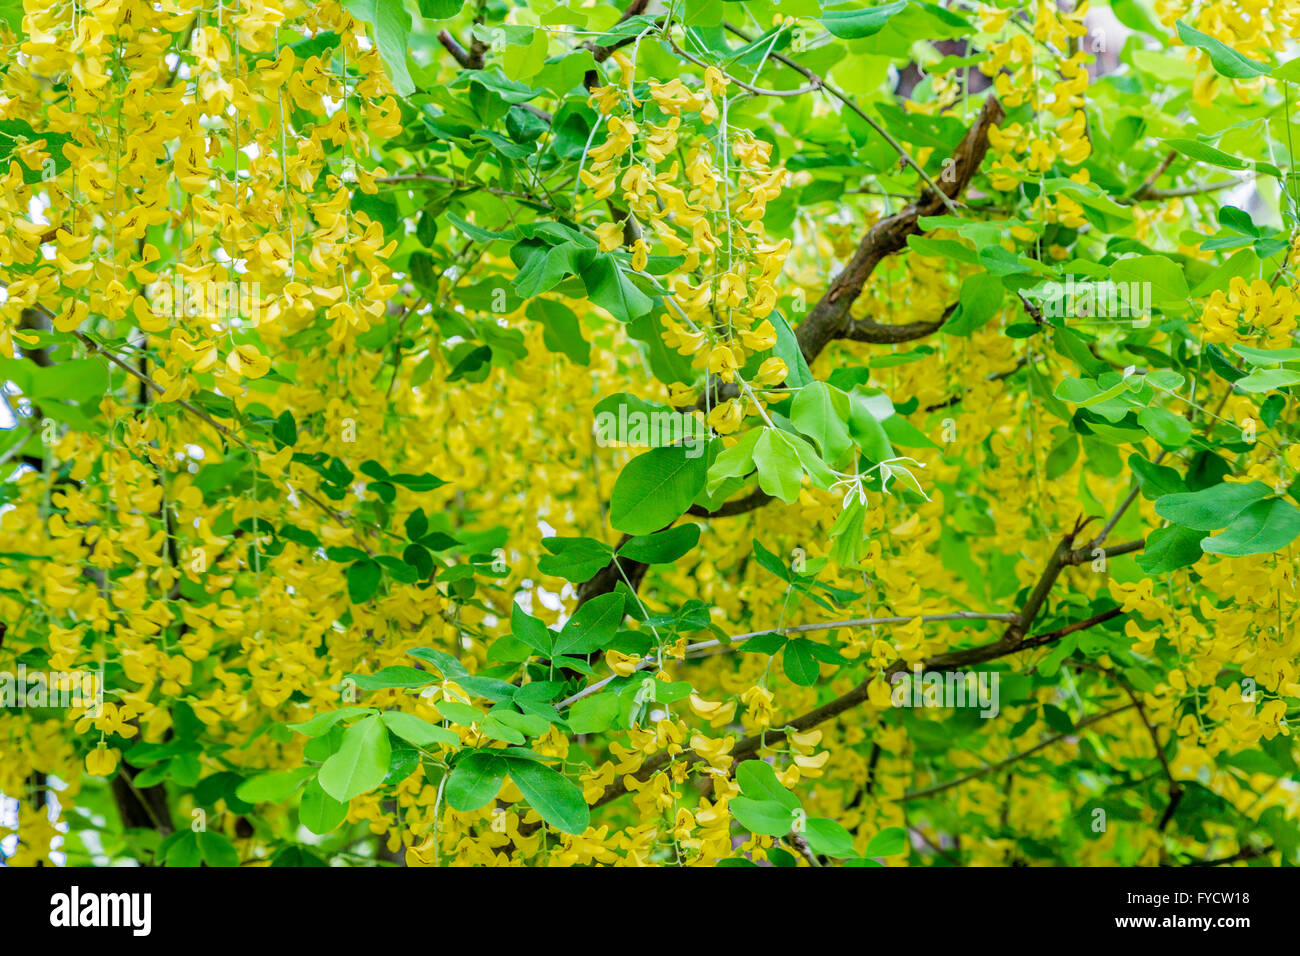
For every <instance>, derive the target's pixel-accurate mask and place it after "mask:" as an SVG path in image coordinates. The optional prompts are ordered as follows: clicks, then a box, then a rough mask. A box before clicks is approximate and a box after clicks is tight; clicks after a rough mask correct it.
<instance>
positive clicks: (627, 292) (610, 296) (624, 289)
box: [582, 253, 654, 322]
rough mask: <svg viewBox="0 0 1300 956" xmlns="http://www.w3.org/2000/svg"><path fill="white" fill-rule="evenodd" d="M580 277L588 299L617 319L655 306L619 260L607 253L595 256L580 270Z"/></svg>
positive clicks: (634, 315) (636, 314)
mask: <svg viewBox="0 0 1300 956" xmlns="http://www.w3.org/2000/svg"><path fill="white" fill-rule="evenodd" d="M582 281H583V282H584V283H585V284H586V286H587V295H589V296H590V297H591V301H592V302H594V303H595V304H596V305H598V306H600V307H601V308H602V309H604V310H605V311H606V312H608V313H609V314H610V315H612V316H613V317H614V318H616V319H618V320H619V321H620V322H630V321H632V320H633V319H635V318H638V317H640V316H643V315H645V314H647V313H648V312H649V311H650V309H651V308H652V307H653V306H654V301H653V300H652V299H651V298H650V297H649V296H648V295H646V294H645V293H644V292H642V291H641V290H640V289H638V288H637V287H636V285H635V284H634V283H633V282H632V280H631V279H629V278H628V277H627V276H626V275H624V273H623V268H622V266H621V265H620V264H619V261H618V260H617V259H616V258H614V256H612V255H610V254H609V253H601V254H600V255H598V256H596V257H595V259H594V260H592V262H591V264H590V265H588V266H586V267H585V268H584V269H583V270H582Z"/></svg>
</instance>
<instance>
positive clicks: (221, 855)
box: [194, 830, 239, 867]
mask: <svg viewBox="0 0 1300 956" xmlns="http://www.w3.org/2000/svg"><path fill="white" fill-rule="evenodd" d="M194 838H195V840H196V841H197V842H198V845H199V855H200V856H202V857H203V862H204V863H206V864H207V865H208V866H224V867H235V866H239V852H238V851H237V850H236V849H235V845H234V844H233V843H231V842H230V840H229V839H228V838H227V837H226V836H225V834H222V833H218V832H217V831H216V830H200V831H199V832H198V833H196V834H195V835H194Z"/></svg>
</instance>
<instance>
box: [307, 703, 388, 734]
mask: <svg viewBox="0 0 1300 956" xmlns="http://www.w3.org/2000/svg"><path fill="white" fill-rule="evenodd" d="M371 713H374V711H373V710H372V709H371V708H369V707H340V708H339V709H338V710H330V711H326V712H325V713H323V714H317V715H316V716H315V717H313V718H312V719H311V720H308V721H304V722H303V723H300V724H289V729H290V730H296V731H298V733H300V734H304V735H306V736H308V737H319V736H320V735H321V734H324V733H328V732H329V729H330V728H331V727H333V726H334V725H335V724H337V723H338V722H339V721H340V720H349V719H350V718H352V717H360V716H361V715H362V714H371Z"/></svg>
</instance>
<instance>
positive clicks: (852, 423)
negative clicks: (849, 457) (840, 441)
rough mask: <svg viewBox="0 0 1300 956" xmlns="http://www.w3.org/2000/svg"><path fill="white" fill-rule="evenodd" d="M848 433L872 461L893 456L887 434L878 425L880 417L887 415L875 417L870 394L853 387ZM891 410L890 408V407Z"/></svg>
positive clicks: (850, 399) (850, 396)
mask: <svg viewBox="0 0 1300 956" xmlns="http://www.w3.org/2000/svg"><path fill="white" fill-rule="evenodd" d="M849 407H850V414H849V434H851V435H852V436H853V440H854V441H855V442H857V443H858V447H859V448H861V449H862V453H863V454H864V455H866V456H867V457H868V458H869V459H871V460H872V461H873V462H881V461H885V460H886V459H888V458H893V457H894V449H893V447H892V446H891V445H890V444H889V436H888V435H886V434H885V430H884V428H882V427H881V425H880V418H888V417H889V416H888V415H882V416H879V417H877V416H876V415H875V414H874V413H873V411H872V408H873V403H872V399H871V396H867V395H864V394H862V393H861V392H859V391H858V390H857V389H854V390H853V392H852V393H850V395H849ZM890 411H891V412H892V408H891V409H890Z"/></svg>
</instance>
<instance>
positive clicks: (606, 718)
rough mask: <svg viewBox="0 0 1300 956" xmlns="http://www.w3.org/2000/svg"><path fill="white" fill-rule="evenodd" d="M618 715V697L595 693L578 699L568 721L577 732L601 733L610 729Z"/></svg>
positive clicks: (570, 727) (570, 710)
mask: <svg viewBox="0 0 1300 956" xmlns="http://www.w3.org/2000/svg"><path fill="white" fill-rule="evenodd" d="M617 717H618V697H616V696H615V695H614V694H595V695H593V696H591V697H584V698H583V699H582V700H580V701H577V702H576V703H575V704H574V705H573V706H572V707H571V708H569V713H568V714H567V719H566V722H567V723H568V725H569V729H570V730H572V731H573V732H574V733H575V734H599V733H603V732H604V731H606V730H609V728H610V727H612V726H613V724H614V720H615V718H617Z"/></svg>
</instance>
